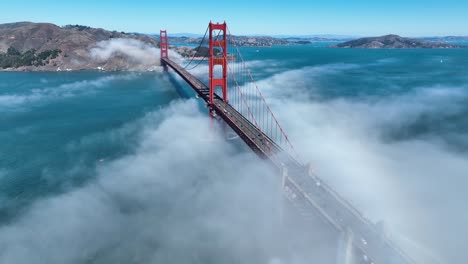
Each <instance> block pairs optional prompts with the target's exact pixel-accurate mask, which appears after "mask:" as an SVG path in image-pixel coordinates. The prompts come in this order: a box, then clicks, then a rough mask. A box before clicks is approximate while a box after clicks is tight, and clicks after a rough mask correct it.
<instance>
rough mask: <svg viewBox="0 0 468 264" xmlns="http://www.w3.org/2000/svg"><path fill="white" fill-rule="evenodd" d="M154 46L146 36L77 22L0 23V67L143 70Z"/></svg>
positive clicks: (25, 69)
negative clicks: (64, 24) (58, 23)
mask: <svg viewBox="0 0 468 264" xmlns="http://www.w3.org/2000/svg"><path fill="white" fill-rule="evenodd" d="M157 45H158V42H157V41H156V40H154V39H153V38H151V37H148V36H143V35H136V34H127V33H124V32H116V31H107V30H104V29H99V28H91V27H87V26H81V25H68V26H63V27H59V26H57V25H54V24H49V23H31V22H19V23H10V24H0V70H4V71H5V70H6V71H12V70H13V71H71V70H88V69H94V70H111V71H119V70H147V69H148V68H147V67H151V65H153V66H154V64H155V63H156V60H157V57H156V55H152V54H153V53H154V54H157V52H156V48H157ZM153 57H154V58H153Z"/></svg>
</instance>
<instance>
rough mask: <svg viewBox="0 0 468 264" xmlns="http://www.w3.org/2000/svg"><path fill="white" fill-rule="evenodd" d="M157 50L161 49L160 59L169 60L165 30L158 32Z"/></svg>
mask: <svg viewBox="0 0 468 264" xmlns="http://www.w3.org/2000/svg"><path fill="white" fill-rule="evenodd" d="M159 48H160V49H161V59H168V58H169V53H168V48H169V43H168V40H167V31H166V30H161V31H160V32H159Z"/></svg>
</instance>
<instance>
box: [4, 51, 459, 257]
mask: <svg viewBox="0 0 468 264" xmlns="http://www.w3.org/2000/svg"><path fill="white" fill-rule="evenodd" d="M241 52H242V54H243V56H244V58H245V59H246V60H247V61H248V64H249V67H250V69H251V70H252V73H253V75H254V78H255V79H256V80H257V81H258V84H259V86H260V89H262V90H263V91H264V93H265V95H266V97H267V101H270V102H271V104H272V106H273V109H274V111H275V112H276V113H277V114H278V117H279V119H280V121H281V122H282V123H283V125H284V126H285V128H286V131H289V132H290V136H291V138H292V141H293V142H294V143H295V144H296V146H297V147H298V149H299V150H300V152H301V153H302V154H303V155H304V156H305V157H306V158H307V159H308V160H312V161H314V165H315V166H316V167H318V168H319V170H320V168H321V167H323V169H322V170H321V171H322V173H321V176H322V177H324V178H325V179H328V181H330V182H331V183H332V185H333V186H335V187H336V188H337V189H338V190H340V191H343V192H344V195H345V196H346V197H347V198H350V199H351V200H353V202H354V203H355V204H356V205H357V206H358V207H359V208H360V209H361V210H363V211H364V212H365V213H366V215H369V217H370V218H372V220H374V221H379V220H383V221H387V222H389V225H392V223H394V224H393V226H395V228H396V229H397V230H396V231H398V232H400V233H402V234H403V237H406V238H405V239H407V240H408V241H411V242H408V244H409V246H408V248H411V249H415V250H421V251H423V252H424V253H423V254H425V255H426V256H425V257H428V258H431V259H436V261H435V262H434V263H450V262H455V261H458V262H462V261H463V260H464V259H466V258H468V255H466V252H464V251H463V244H466V243H464V242H466V239H467V237H468V227H466V226H465V225H464V224H463V223H466V222H468V215H467V212H466V211H467V210H466V206H465V205H464V204H463V201H466V199H467V198H468V196H467V194H466V192H465V191H464V188H463V186H465V185H466V184H467V183H468V179H467V178H466V177H468V170H466V171H464V170H465V169H468V118H467V116H468V50H349V49H329V48H326V47H319V46H317V45H307V46H295V47H272V48H242V49H241ZM0 80H1V82H0V142H1V144H0V202H1V203H0V230H1V229H2V228H8V227H9V226H15V224H16V223H18V222H20V221H21V219H23V218H24V217H30V214H28V212H29V210H31V208H32V207H33V206H34V205H35V204H36V203H38V202H40V201H42V200H44V199H53V198H54V197H60V195H63V194H67V193H72V192H74V191H76V190H79V189H80V188H83V186H86V185H88V184H90V183H92V182H94V181H96V179H97V177H98V176H97V175H98V172H97V171H98V170H99V167H100V166H101V164H103V163H104V164H107V163H111V162H112V161H116V160H117V161H118V160H120V159H125V158H126V157H128V156H130V155H132V154H134V153H135V152H137V151H139V150H138V146H139V145H141V142H142V131H145V129H146V128H145V127H147V126H148V124H147V122H156V123H157V122H163V120H162V119H157V118H156V119H149V120H150V121H148V119H147V117H148V116H149V115H152V114H154V113H157V112H158V111H161V109H167V108H171V105H173V104H174V103H175V102H179V103H180V102H182V104H183V102H186V101H187V100H188V99H187V96H181V93H180V92H181V90H182V91H183V92H184V93H185V94H187V95H188V97H194V96H193V94H192V93H190V89H189V88H188V87H186V85H184V84H183V83H182V82H181V81H180V80H178V79H177V78H175V79H174V78H172V77H169V76H168V74H167V73H164V72H156V73H98V72H74V73H10V72H2V73H0ZM192 100H193V99H192ZM195 110H196V111H199V112H201V113H204V112H205V110H204V109H203V106H202V105H201V104H199V105H198V106H197V108H195ZM317 131H319V132H320V133H321V132H325V133H328V134H326V135H325V134H322V135H320V134H317ZM333 134H338V135H337V136H335V135H333ZM173 140H174V144H176V141H177V139H173ZM341 140H342V141H341ZM367 140H368V141H369V142H372V143H369V144H368V143H367ZM349 142H353V145H350V144H348V143H349ZM354 142H358V143H356V144H354ZM319 143H321V144H319ZM337 148H338V149H339V148H343V149H342V150H337ZM423 151H424V152H423ZM335 152H340V153H339V154H337V153H335ZM341 152H348V155H346V154H341ZM350 155H351V156H360V155H361V156H362V159H358V161H363V163H362V164H361V163H360V164H354V165H355V166H357V167H359V168H358V169H354V168H349V171H350V172H352V171H353V170H354V171H356V174H358V173H360V172H362V171H365V167H374V166H375V163H379V164H380V163H382V164H383V165H382V167H381V168H378V169H376V171H373V170H372V171H371V172H373V173H374V172H378V171H379V169H380V170H381V172H382V174H385V168H387V169H388V171H390V172H391V173H388V174H392V175H391V177H390V178H391V181H392V183H393V184H396V185H398V186H403V187H401V188H400V189H401V190H402V193H404V195H402V196H404V197H408V199H409V200H408V205H407V206H408V208H403V209H402V208H397V209H395V212H399V213H401V212H407V211H405V210H406V209H408V210H410V209H413V210H416V211H418V213H420V214H419V215H418V216H417V217H416V216H415V218H414V219H417V220H419V219H420V218H422V217H429V218H430V219H426V221H427V225H426V223H424V224H421V226H422V227H421V230H415V231H414V233H411V232H412V231H413V230H411V228H412V227H413V225H405V224H404V223H403V224H402V222H405V219H407V218H405V217H404V216H401V217H395V218H392V217H391V216H389V217H388V219H382V218H387V217H386V216H385V214H382V213H381V211H385V204H383V205H381V207H383V208H379V209H375V208H373V207H379V206H380V205H379V204H377V203H378V202H379V201H381V200H382V201H383V202H388V201H387V200H385V199H384V198H380V199H379V198H378V197H376V199H375V201H373V199H372V195H377V194H375V193H373V192H372V190H367V189H366V191H363V192H362V193H361V194H356V193H354V192H353V191H351V190H352V189H355V190H361V189H362V187H361V186H362V185H366V183H365V182H359V183H357V181H359V179H360V178H356V179H354V178H352V179H353V180H356V181H355V183H356V185H353V184H350V183H348V182H346V181H343V179H344V178H340V177H339V176H336V177H335V176H334V175H331V174H335V173H336V174H339V171H338V170H335V169H334V168H331V167H333V164H334V166H335V167H340V166H349V164H351V162H349V161H352V159H350V158H349V157H347V156H350ZM406 155H408V156H406ZM376 156H382V158H381V159H379V157H376ZM343 157H344V158H343ZM335 158H337V159H338V158H343V160H339V159H338V160H335ZM374 158H375V159H374ZM348 159H349V160H348ZM405 160H406V161H408V164H406V163H404V161H405ZM435 160H436V161H437V164H435V163H436V162H434V161H435ZM364 161H368V162H366V163H367V164H366V163H364ZM394 163H396V165H395V164H394ZM429 165H430V166H429ZM180 166H184V165H183V164H180ZM425 167H430V168H431V169H432V171H434V172H439V171H444V172H445V173H444V175H439V176H440V177H439V176H437V175H435V173H434V174H431V172H429V171H428V170H426V168H425ZM363 168H364V169H363ZM194 171H197V170H196V169H194ZM409 171H410V172H411V175H413V177H406V175H408V174H409ZM463 171H464V172H466V174H463ZM400 173H401V174H400ZM168 176H169V175H168ZM366 179H367V178H366ZM378 179H379V178H378V177H377V175H375V179H373V180H375V181H376V182H378V181H379V180H378ZM385 179H387V178H385ZM361 180H362V179H361ZM372 184H373V183H369V186H370V185H372ZM345 185H346V186H345ZM380 187H381V186H380V185H379V186H378V187H375V188H376V189H375V190H380V189H379V188H380ZM387 187H388V186H387ZM369 188H371V187H369ZM388 188H389V189H391V188H390V187H388ZM382 195H384V194H382ZM395 196H397V195H395ZM393 198H395V199H393ZM389 199H390V200H392V201H389V202H388V204H389V205H392V206H395V203H400V202H401V200H398V199H403V198H402V197H399V198H398V199H397V198H396V197H392V196H391V195H390V196H389ZM384 200H385V201H384ZM373 203H374V206H373ZM401 207H403V206H401ZM419 211H421V212H419ZM402 214H403V213H402ZM374 216H375V218H374ZM409 217H410V218H412V217H411V216H409ZM108 220H109V221H111V219H108ZM408 222H410V221H408ZM440 225H442V226H440ZM437 227H439V229H440V232H438V231H437V232H436V231H433V229H434V228H437ZM425 231H426V232H425ZM0 232H1V231H0ZM438 239H440V240H439V241H438ZM0 240H1V238H0ZM403 240H404V239H403ZM0 244H1V242H0ZM414 244H417V245H416V246H414ZM106 246H108V245H106ZM421 248H423V249H421ZM428 252H429V253H428ZM12 254H13V253H12ZM1 255H2V251H1V247H0V259H1V257H2V256H1ZM102 263H105V262H102ZM428 263H429V262H428Z"/></svg>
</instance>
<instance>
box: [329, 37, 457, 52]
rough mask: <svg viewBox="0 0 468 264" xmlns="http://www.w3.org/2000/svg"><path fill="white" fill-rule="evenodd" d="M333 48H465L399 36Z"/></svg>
mask: <svg viewBox="0 0 468 264" xmlns="http://www.w3.org/2000/svg"><path fill="white" fill-rule="evenodd" d="M331 47H333V48H363V49H449V48H451V49H453V48H464V47H463V46H457V45H452V44H447V43H439V42H431V41H424V40H417V39H410V38H403V37H400V36H397V35H386V36H382V37H373V38H361V39H356V40H352V41H348V42H345V43H340V44H337V45H333V46H331Z"/></svg>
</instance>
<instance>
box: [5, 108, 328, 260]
mask: <svg viewBox="0 0 468 264" xmlns="http://www.w3.org/2000/svg"><path fill="white" fill-rule="evenodd" d="M143 122H144V123H145V125H144V127H143V128H142V130H141V133H140V134H139V138H140V139H139V143H138V146H137V147H136V148H135V149H134V151H133V154H131V155H127V156H124V157H122V158H119V159H117V160H114V161H109V162H104V163H98V164H99V165H98V167H97V168H96V179H95V180H93V181H91V182H89V183H88V184H87V185H86V186H85V187H82V188H79V189H75V190H73V191H71V192H67V193H64V194H61V195H58V196H55V197H51V198H47V199H43V200H40V201H37V202H36V203H34V204H33V205H32V206H31V207H30V208H29V209H28V210H27V211H26V212H25V213H24V214H22V215H21V216H19V217H18V218H17V219H15V221H13V222H11V223H10V224H7V225H4V226H1V227H0V263H15V264H29V263H38V264H40V263H44V264H45V263H47V264H55V263H57V264H62V263H116V262H118V263H165V262H176V263H220V262H222V263H238V262H256V263H270V262H271V263H277V262H278V261H279V259H280V258H281V256H282V255H283V254H284V251H282V250H279V249H280V248H282V246H284V245H285V244H284V243H285V241H284V239H286V237H285V236H281V235H280V232H279V228H278V226H279V225H278V223H279V220H278V219H279V207H278V206H279V205H280V202H279V201H280V197H281V196H280V194H279V177H277V175H276V172H274V171H272V170H271V168H269V167H268V166H267V165H266V164H263V163H262V162H260V160H259V159H258V158H257V157H256V156H254V154H253V153H250V152H249V151H247V152H244V151H239V150H238V149H237V148H236V147H234V146H233V145H231V144H228V143H227V142H226V141H225V140H224V139H223V134H222V133H218V132H216V131H223V130H222V129H216V127H217V125H216V124H211V125H210V121H209V118H207V117H206V115H204V114H202V113H200V112H199V111H198V103H197V102H196V101H195V100H189V101H186V102H180V101H179V102H175V103H172V104H171V105H170V106H169V107H167V108H166V109H162V110H160V111H157V112H153V113H150V114H148V115H147V116H146V117H145V118H144V119H143ZM213 129H215V130H213ZM296 254H298V255H300V253H299V252H296ZM331 263H333V262H331Z"/></svg>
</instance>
